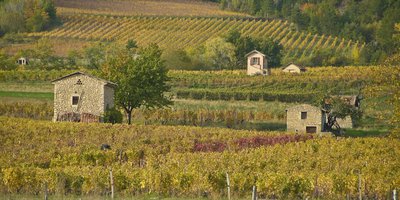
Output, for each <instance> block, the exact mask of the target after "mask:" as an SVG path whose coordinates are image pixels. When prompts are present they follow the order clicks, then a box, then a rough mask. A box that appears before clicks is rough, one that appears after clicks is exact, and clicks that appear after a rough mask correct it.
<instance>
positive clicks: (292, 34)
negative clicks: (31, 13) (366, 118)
mask: <svg viewBox="0 0 400 200" xmlns="http://www.w3.org/2000/svg"><path fill="white" fill-rule="evenodd" d="M62 21H63V23H64V24H63V25H62V26H60V27H58V28H56V29H53V30H51V31H47V32H39V33H29V34H28V35H29V36H35V37H37V36H38V37H52V38H74V39H83V40H102V41H122V42H126V41H127V40H128V39H135V40H136V41H137V42H138V44H139V45H140V46H143V45H146V44H149V43H157V44H158V45H160V46H161V47H163V48H168V47H173V48H182V49H183V48H186V47H191V46H198V45H201V44H203V43H204V42H205V41H207V40H208V39H210V38H213V37H217V36H223V35H224V34H226V33H227V32H228V31H230V30H239V31H240V32H241V33H242V35H244V36H251V37H256V38H272V39H273V40H275V41H278V42H279V43H280V44H281V45H283V47H284V49H286V51H288V53H289V55H292V56H307V55H310V54H312V53H313V52H314V51H315V50H320V49H331V50H333V51H335V52H342V51H348V50H352V49H356V50H361V49H362V48H363V46H364V45H363V44H359V43H358V42H353V41H352V40H345V39H342V38H338V37H332V36H324V35H322V36H321V35H317V34H315V35H312V34H311V33H307V32H300V31H297V30H295V28H294V26H292V25H291V24H290V23H289V22H287V21H282V20H276V19H274V20H264V19H253V18H236V17H226V18H224V17H161V16H134V17H126V16H125V17H122V16H105V15H88V14H81V15H73V16H72V15H71V16H63V17H62Z"/></svg>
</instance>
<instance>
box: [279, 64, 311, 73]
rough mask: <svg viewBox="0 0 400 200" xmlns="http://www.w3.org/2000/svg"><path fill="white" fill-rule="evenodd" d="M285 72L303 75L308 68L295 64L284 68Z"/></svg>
mask: <svg viewBox="0 0 400 200" xmlns="http://www.w3.org/2000/svg"><path fill="white" fill-rule="evenodd" d="M282 71H283V72H288V73H299V74H300V73H303V72H305V71H306V68H304V67H302V66H299V65H296V64H294V63H289V64H288V65H286V67H282Z"/></svg>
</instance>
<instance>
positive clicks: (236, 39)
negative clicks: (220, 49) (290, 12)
mask: <svg viewBox="0 0 400 200" xmlns="http://www.w3.org/2000/svg"><path fill="white" fill-rule="evenodd" d="M225 40H226V41H227V42H229V43H232V44H233V45H234V47H235V56H236V58H237V63H236V65H237V67H245V65H246V60H245V55H246V54H247V53H249V52H250V51H252V50H255V49H257V50H258V51H260V52H262V53H263V54H265V55H266V56H267V58H268V65H269V66H280V65H281V58H282V49H283V47H282V45H280V44H279V43H278V42H274V41H273V40H272V39H259V38H251V37H249V36H241V34H240V33H239V31H237V30H233V31H230V32H229V33H228V34H227V35H226V36H225Z"/></svg>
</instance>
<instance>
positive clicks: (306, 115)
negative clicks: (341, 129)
mask: <svg viewBox="0 0 400 200" xmlns="http://www.w3.org/2000/svg"><path fill="white" fill-rule="evenodd" d="M325 120H326V114H325V112H324V111H322V110H321V108H318V107H316V106H312V105H308V104H301V105H296V106H293V107H290V108H288V109H286V125H287V130H288V131H292V132H296V133H321V132H324V131H325Z"/></svg>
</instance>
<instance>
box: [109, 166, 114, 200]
mask: <svg viewBox="0 0 400 200" xmlns="http://www.w3.org/2000/svg"><path fill="white" fill-rule="evenodd" d="M110 185H111V199H114V178H113V173H112V168H110Z"/></svg>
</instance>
